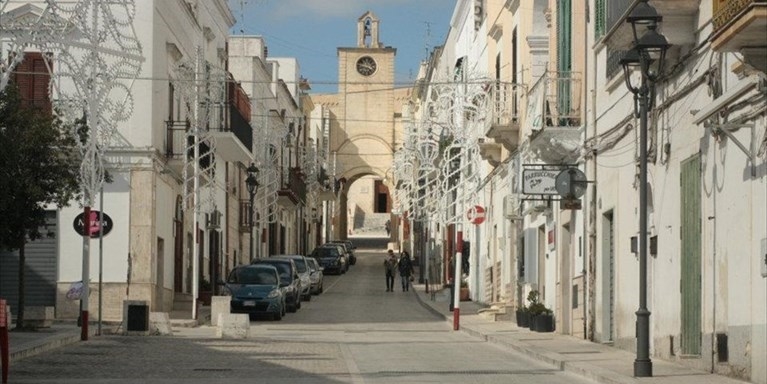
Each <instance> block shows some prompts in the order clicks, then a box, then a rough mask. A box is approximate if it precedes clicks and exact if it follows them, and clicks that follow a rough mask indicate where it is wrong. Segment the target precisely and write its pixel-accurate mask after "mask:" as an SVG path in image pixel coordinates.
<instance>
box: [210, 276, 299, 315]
mask: <svg viewBox="0 0 767 384" xmlns="http://www.w3.org/2000/svg"><path fill="white" fill-rule="evenodd" d="M223 284H224V287H225V289H224V292H225V293H226V294H227V295H229V296H231V301H230V310H231V312H232V313H247V314H249V315H251V316H252V315H258V314H267V315H271V317H272V318H273V319H274V320H281V319H282V316H284V315H285V294H284V293H283V291H282V289H281V288H280V276H279V273H278V272H277V268H275V267H273V266H271V265H241V266H239V267H236V268H234V269H233V270H232V272H230V273H229V276H228V277H227V278H226V282H224V283H223Z"/></svg>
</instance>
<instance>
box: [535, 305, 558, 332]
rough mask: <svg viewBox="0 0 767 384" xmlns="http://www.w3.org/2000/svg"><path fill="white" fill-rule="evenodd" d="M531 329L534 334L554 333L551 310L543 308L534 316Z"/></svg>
mask: <svg viewBox="0 0 767 384" xmlns="http://www.w3.org/2000/svg"><path fill="white" fill-rule="evenodd" d="M533 329H534V330H535V331H536V332H554V313H553V312H552V311H551V309H548V308H546V307H544V308H543V311H541V313H539V314H538V315H537V316H535V324H533Z"/></svg>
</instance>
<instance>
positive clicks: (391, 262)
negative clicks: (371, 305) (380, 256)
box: [383, 249, 397, 292]
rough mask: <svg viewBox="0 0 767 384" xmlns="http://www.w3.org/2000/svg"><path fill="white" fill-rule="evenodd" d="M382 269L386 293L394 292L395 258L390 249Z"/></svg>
mask: <svg viewBox="0 0 767 384" xmlns="http://www.w3.org/2000/svg"><path fill="white" fill-rule="evenodd" d="M383 264H384V269H385V270H386V292H393V291H394V275H396V274H397V257H396V256H394V251H392V250H391V249H390V250H389V251H388V252H387V254H386V259H385V260H384V263H383Z"/></svg>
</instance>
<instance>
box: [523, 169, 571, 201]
mask: <svg viewBox="0 0 767 384" xmlns="http://www.w3.org/2000/svg"><path fill="white" fill-rule="evenodd" d="M560 172H562V170H561V169H524V170H522V193H524V194H525V195H556V194H558V193H557V185H556V184H557V183H556V181H557V175H559V173H560Z"/></svg>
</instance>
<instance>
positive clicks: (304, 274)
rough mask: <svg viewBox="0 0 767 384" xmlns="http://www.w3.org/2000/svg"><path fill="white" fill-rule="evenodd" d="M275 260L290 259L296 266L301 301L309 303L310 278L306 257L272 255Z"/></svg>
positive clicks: (310, 295)
mask: <svg viewBox="0 0 767 384" xmlns="http://www.w3.org/2000/svg"><path fill="white" fill-rule="evenodd" d="M272 257H275V258H283V259H291V260H293V262H294V263H295V264H296V269H297V270H298V276H299V277H300V279H301V300H304V301H310V300H311V299H312V278H311V271H309V265H308V264H307V261H306V256H302V255H274V256H272Z"/></svg>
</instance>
